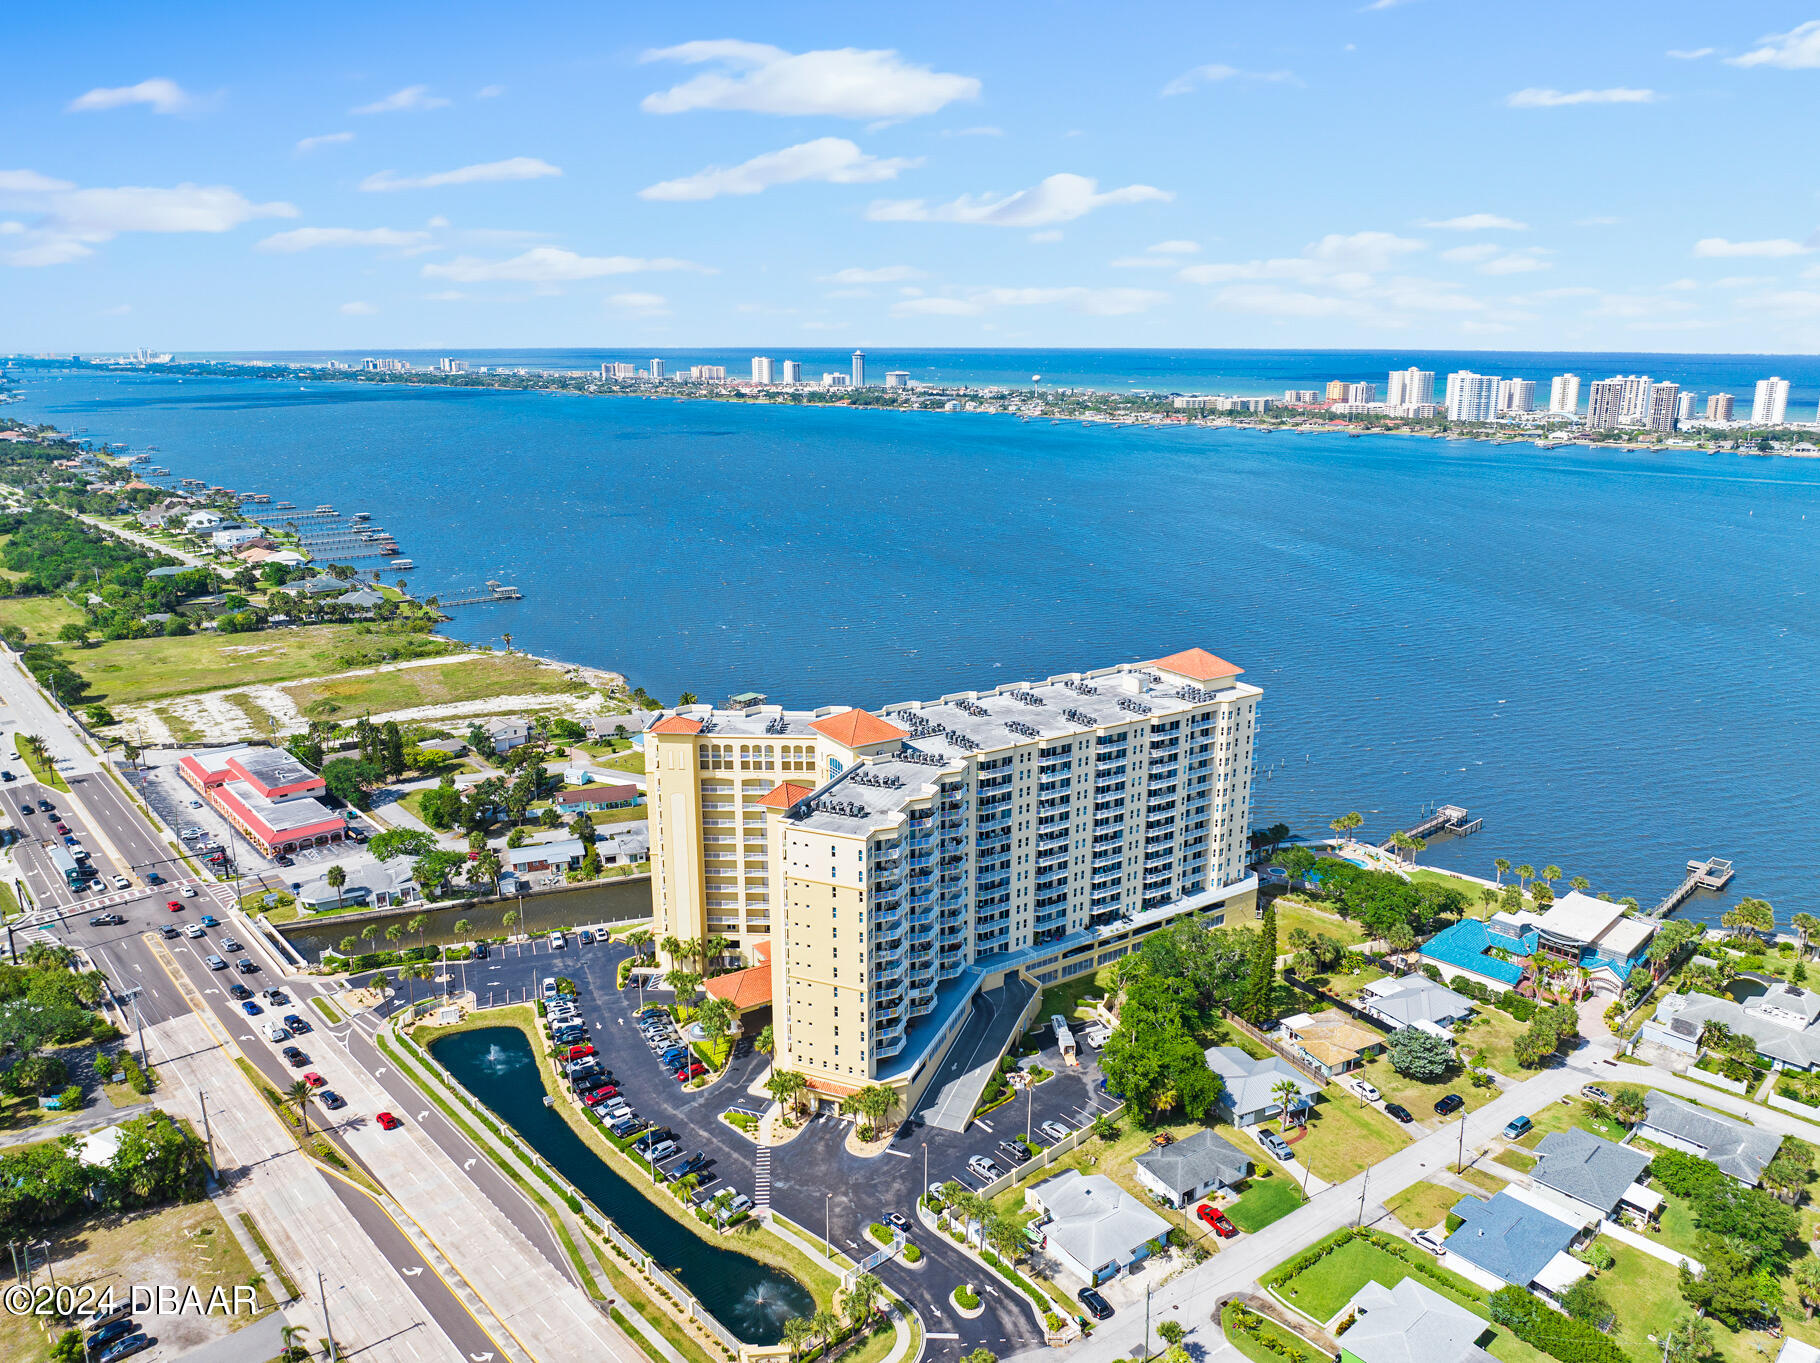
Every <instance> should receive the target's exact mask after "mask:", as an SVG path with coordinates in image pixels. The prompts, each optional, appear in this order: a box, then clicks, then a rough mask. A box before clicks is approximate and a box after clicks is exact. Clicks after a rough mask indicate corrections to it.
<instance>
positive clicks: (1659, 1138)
mask: <svg viewBox="0 0 1820 1363" xmlns="http://www.w3.org/2000/svg"><path fill="white" fill-rule="evenodd" d="M1648 1103H1649V1117H1648V1118H1647V1119H1646V1120H1645V1121H1644V1122H1643V1123H1642V1125H1640V1126H1639V1127H1638V1128H1637V1134H1638V1135H1639V1136H1642V1137H1643V1138H1644V1139H1645V1140H1652V1141H1655V1142H1656V1143H1657V1144H1658V1145H1666V1146H1668V1147H1670V1148H1671V1149H1674V1150H1685V1151H1686V1152H1687V1153H1688V1154H1690V1155H1699V1156H1700V1157H1701V1158H1702V1159H1709V1160H1711V1161H1712V1162H1713V1163H1714V1164H1716V1165H1718V1166H1719V1168H1720V1170H1721V1171H1722V1172H1724V1173H1727V1174H1730V1175H1731V1176H1732V1177H1733V1178H1735V1179H1737V1180H1738V1182H1740V1183H1747V1184H1752V1185H1754V1184H1755V1183H1756V1182H1757V1180H1758V1179H1760V1178H1762V1177H1763V1170H1764V1167H1765V1166H1766V1165H1767V1164H1768V1163H1769V1162H1770V1161H1771V1160H1772V1159H1774V1158H1775V1157H1776V1151H1777V1150H1779V1149H1780V1148H1781V1146H1782V1137H1780V1136H1778V1135H1777V1134H1776V1133H1775V1132H1773V1131H1763V1130H1760V1129H1759V1128H1757V1127H1754V1126H1747V1125H1745V1123H1743V1122H1737V1121H1733V1120H1732V1119H1731V1118H1730V1117H1721V1116H1720V1115H1719V1114H1718V1113H1716V1112H1711V1111H1708V1110H1707V1109H1706V1108H1703V1107H1695V1106H1694V1105H1693V1104H1692V1103H1684V1102H1682V1101H1681V1100H1680V1099H1679V1098H1675V1097H1671V1096H1670V1095H1668V1094H1666V1093H1659V1092H1657V1091H1656V1090H1655V1089H1651V1090H1650V1091H1649V1095H1648Z"/></svg>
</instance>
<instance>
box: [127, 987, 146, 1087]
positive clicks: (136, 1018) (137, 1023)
mask: <svg viewBox="0 0 1820 1363" xmlns="http://www.w3.org/2000/svg"><path fill="white" fill-rule="evenodd" d="M127 997H128V999H129V1001H130V1002H131V1003H132V1005H133V1028H134V1030H136V1031H137V1032H138V1033H139V1064H140V1066H141V1068H144V1067H145V1066H147V1065H149V1064H150V1063H151V1062H150V1061H148V1060H147V1059H146V1056H145V1019H144V1018H142V1017H141V1016H140V1015H139V991H138V990H137V989H135V990H134V991H133V992H132V993H131V994H130V995H128V996H127Z"/></svg>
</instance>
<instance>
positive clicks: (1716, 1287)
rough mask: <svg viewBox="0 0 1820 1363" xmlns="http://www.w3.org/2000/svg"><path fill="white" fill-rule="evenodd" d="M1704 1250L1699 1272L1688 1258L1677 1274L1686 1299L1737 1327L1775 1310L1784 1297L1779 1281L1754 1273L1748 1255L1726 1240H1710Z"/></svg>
mask: <svg viewBox="0 0 1820 1363" xmlns="http://www.w3.org/2000/svg"><path fill="white" fill-rule="evenodd" d="M1701 1252H1702V1255H1703V1257H1704V1259H1705V1267H1704V1268H1703V1269H1702V1270H1701V1271H1700V1272H1699V1273H1698V1274H1695V1273H1693V1272H1692V1271H1690V1270H1689V1269H1688V1266H1687V1263H1686V1261H1685V1260H1683V1261H1682V1263H1681V1268H1680V1272H1679V1274H1678V1275H1677V1276H1678V1278H1679V1283H1680V1288H1681V1299H1682V1300H1683V1301H1685V1302H1686V1303H1687V1304H1688V1305H1689V1306H1691V1307H1693V1308H1694V1310H1696V1311H1704V1312H1706V1314H1708V1315H1710V1316H1716V1317H1718V1318H1719V1319H1720V1320H1722V1321H1724V1322H1725V1323H1726V1324H1727V1325H1729V1326H1730V1327H1731V1328H1732V1329H1734V1330H1737V1329H1741V1328H1742V1327H1743V1325H1744V1323H1745V1322H1746V1321H1748V1320H1751V1319H1752V1318H1754V1317H1758V1316H1765V1315H1770V1314H1773V1313H1774V1311H1775V1309H1776V1305H1777V1301H1778V1298H1779V1296H1780V1294H1779V1292H1778V1291H1777V1289H1776V1286H1775V1283H1774V1281H1773V1280H1770V1281H1766V1280H1765V1278H1764V1276H1763V1275H1760V1274H1758V1273H1755V1272H1753V1271H1752V1269H1751V1264H1750V1260H1749V1259H1748V1258H1747V1257H1746V1256H1745V1255H1743V1254H1740V1253H1739V1252H1738V1251H1737V1250H1735V1249H1734V1248H1733V1247H1732V1246H1731V1245H1729V1244H1727V1243H1726V1242H1724V1241H1722V1240H1709V1241H1707V1242H1706V1243H1705V1244H1704V1245H1703V1247H1702V1251H1701Z"/></svg>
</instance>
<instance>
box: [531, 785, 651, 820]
mask: <svg viewBox="0 0 1820 1363" xmlns="http://www.w3.org/2000/svg"><path fill="white" fill-rule="evenodd" d="M643 799H644V795H643V794H642V793H641V792H640V791H639V789H638V787H637V786H632V785H624V786H621V785H594V786H577V787H576V788H575V789H574V790H559V791H557V792H556V794H555V795H554V796H553V797H552V798H551V800H550V803H551V804H553V805H555V806H556V809H557V812H558V813H562V814H577V813H580V812H581V811H582V810H584V809H585V810H587V811H588V812H589V813H591V814H592V813H598V812H599V811H601V810H603V809H630V808H632V807H633V806H634V805H637V804H639V803H640V802H642V801H643Z"/></svg>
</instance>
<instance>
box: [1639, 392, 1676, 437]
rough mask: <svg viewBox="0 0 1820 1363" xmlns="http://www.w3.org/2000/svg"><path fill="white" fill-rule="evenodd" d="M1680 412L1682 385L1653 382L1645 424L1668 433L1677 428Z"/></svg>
mask: <svg viewBox="0 0 1820 1363" xmlns="http://www.w3.org/2000/svg"><path fill="white" fill-rule="evenodd" d="M1680 414H1681V385H1680V384H1678V383H1652V384H1651V385H1650V386H1649V410H1648V411H1647V412H1646V413H1645V414H1644V417H1643V424H1644V425H1645V426H1647V427H1648V428H1649V429H1650V430H1652V431H1661V432H1664V433H1666V432H1669V431H1673V430H1674V429H1675V422H1676V420H1677V419H1678V418H1679V417H1680Z"/></svg>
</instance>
